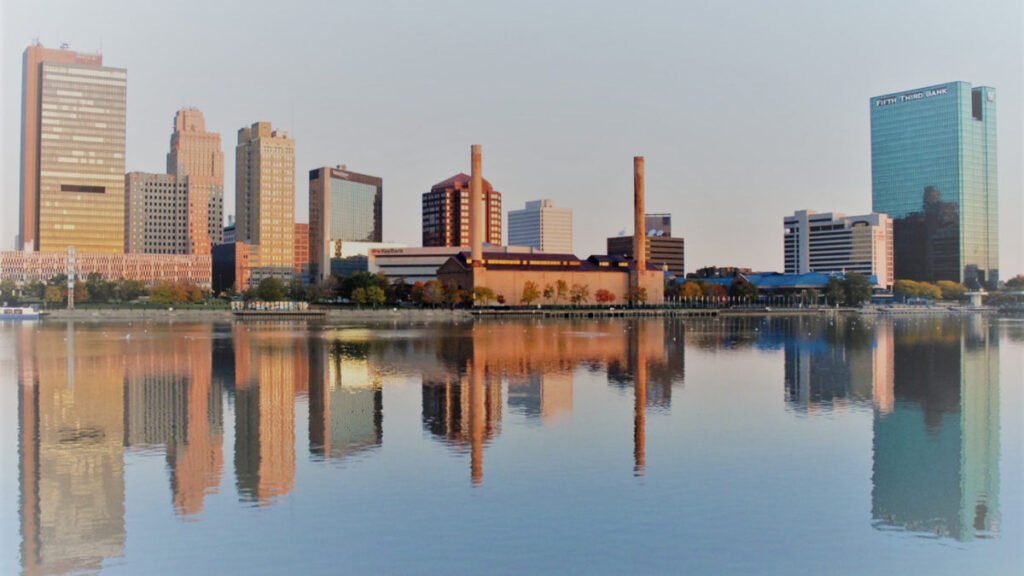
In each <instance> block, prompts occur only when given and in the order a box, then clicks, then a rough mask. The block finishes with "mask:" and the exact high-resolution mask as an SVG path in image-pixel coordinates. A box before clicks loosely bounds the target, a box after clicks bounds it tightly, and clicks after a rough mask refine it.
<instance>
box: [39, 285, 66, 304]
mask: <svg viewBox="0 0 1024 576" xmlns="http://www.w3.org/2000/svg"><path fill="white" fill-rule="evenodd" d="M43 299H44V301H45V302H46V303H47V304H60V303H61V302H64V293H63V292H61V291H60V288H58V287H56V286H47V287H46V292H45V293H44V294H43Z"/></svg>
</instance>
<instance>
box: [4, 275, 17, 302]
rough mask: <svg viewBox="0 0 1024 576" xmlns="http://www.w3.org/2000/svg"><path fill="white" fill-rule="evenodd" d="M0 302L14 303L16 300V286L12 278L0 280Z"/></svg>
mask: <svg viewBox="0 0 1024 576" xmlns="http://www.w3.org/2000/svg"><path fill="white" fill-rule="evenodd" d="M0 302H7V303H9V304H16V303H17V302H18V286H17V285H16V284H15V283H14V280H4V281H3V282H0Z"/></svg>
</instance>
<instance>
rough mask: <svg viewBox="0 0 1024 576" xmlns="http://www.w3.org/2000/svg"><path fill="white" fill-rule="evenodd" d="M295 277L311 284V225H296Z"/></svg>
mask: <svg viewBox="0 0 1024 576" xmlns="http://www.w3.org/2000/svg"><path fill="white" fill-rule="evenodd" d="M293 238H294V241H295V263H294V265H295V276H296V277H297V278H299V279H300V280H302V282H303V283H306V284H308V283H309V266H310V263H309V224H303V223H299V222H296V223H295V232H294V233H293Z"/></svg>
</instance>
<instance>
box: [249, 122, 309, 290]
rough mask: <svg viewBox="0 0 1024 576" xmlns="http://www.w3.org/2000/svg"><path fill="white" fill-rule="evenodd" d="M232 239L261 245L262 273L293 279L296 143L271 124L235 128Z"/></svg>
mask: <svg viewBox="0 0 1024 576" xmlns="http://www.w3.org/2000/svg"><path fill="white" fill-rule="evenodd" d="M235 211H236V216H235V226H236V228H235V239H236V241H238V242H246V243H249V244H256V245H259V263H258V266H259V268H261V269H262V270H263V272H264V273H266V274H275V275H281V276H287V277H291V275H292V270H293V264H294V263H293V259H294V255H295V245H294V243H293V239H292V235H293V233H294V225H295V141H294V140H292V139H291V138H289V137H288V134H287V133H286V132H280V131H277V130H273V129H272V128H271V126H270V122H257V123H255V124H253V125H252V126H250V127H248V128H242V129H240V130H239V131H238V146H237V147H236V148H235Z"/></svg>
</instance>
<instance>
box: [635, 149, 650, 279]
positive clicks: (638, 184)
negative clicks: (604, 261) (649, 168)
mask: <svg viewBox="0 0 1024 576" xmlns="http://www.w3.org/2000/svg"><path fill="white" fill-rule="evenodd" d="M646 226H647V223H646V222H645V221H644V157H643V156H634V157H633V264H634V266H635V267H636V269H637V270H639V271H644V270H646V269H647V229H646ZM637 284H638V285H639V275H638V276H637ZM634 287H637V286H634Z"/></svg>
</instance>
